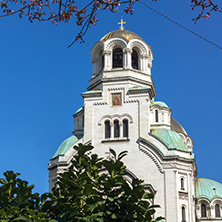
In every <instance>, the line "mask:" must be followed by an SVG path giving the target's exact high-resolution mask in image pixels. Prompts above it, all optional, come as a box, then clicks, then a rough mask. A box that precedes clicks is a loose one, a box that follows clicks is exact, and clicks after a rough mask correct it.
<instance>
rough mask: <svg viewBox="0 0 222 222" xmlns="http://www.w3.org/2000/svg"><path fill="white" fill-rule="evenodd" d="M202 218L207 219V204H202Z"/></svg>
mask: <svg viewBox="0 0 222 222" xmlns="http://www.w3.org/2000/svg"><path fill="white" fill-rule="evenodd" d="M201 217H207V209H206V205H205V204H201Z"/></svg>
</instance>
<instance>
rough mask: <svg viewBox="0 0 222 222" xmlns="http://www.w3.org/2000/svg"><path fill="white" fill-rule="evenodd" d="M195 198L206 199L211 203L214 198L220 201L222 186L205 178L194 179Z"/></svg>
mask: <svg viewBox="0 0 222 222" xmlns="http://www.w3.org/2000/svg"><path fill="white" fill-rule="evenodd" d="M195 197H196V198H197V199H200V198H206V199H208V200H210V201H212V200H213V199H215V198H221V199H222V184H221V183H219V182H217V181H215V180H210V179H207V178H196V179H195Z"/></svg>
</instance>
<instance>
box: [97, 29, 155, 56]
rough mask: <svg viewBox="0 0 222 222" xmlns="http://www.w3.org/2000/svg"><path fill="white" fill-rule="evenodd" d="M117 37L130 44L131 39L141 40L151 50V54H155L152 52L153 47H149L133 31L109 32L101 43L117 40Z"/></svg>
mask: <svg viewBox="0 0 222 222" xmlns="http://www.w3.org/2000/svg"><path fill="white" fill-rule="evenodd" d="M115 37H118V38H122V39H125V40H126V41H127V42H129V41H130V40H131V39H139V40H141V41H143V42H144V43H145V44H146V45H147V46H148V48H149V49H150V50H151V52H152V53H153V50H152V48H151V46H149V45H148V44H147V43H146V42H145V41H144V40H143V39H142V38H141V37H140V36H138V35H137V34H136V33H134V32H131V31H129V30H115V31H112V32H109V33H108V34H106V35H105V36H103V37H102V38H101V39H100V42H102V43H104V42H105V41H107V40H108V39H111V38H115Z"/></svg>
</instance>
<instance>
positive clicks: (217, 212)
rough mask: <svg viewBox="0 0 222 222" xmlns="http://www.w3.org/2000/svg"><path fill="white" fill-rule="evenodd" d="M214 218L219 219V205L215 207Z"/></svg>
mask: <svg viewBox="0 0 222 222" xmlns="http://www.w3.org/2000/svg"><path fill="white" fill-rule="evenodd" d="M215 217H220V205H219V204H216V205H215Z"/></svg>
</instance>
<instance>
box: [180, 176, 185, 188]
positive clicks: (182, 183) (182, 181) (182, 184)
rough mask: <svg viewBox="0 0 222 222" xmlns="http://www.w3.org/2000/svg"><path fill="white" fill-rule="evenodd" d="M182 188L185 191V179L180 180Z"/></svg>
mask: <svg viewBox="0 0 222 222" xmlns="http://www.w3.org/2000/svg"><path fill="white" fill-rule="evenodd" d="M180 186H181V190H185V188H184V179H183V178H181V179H180Z"/></svg>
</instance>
